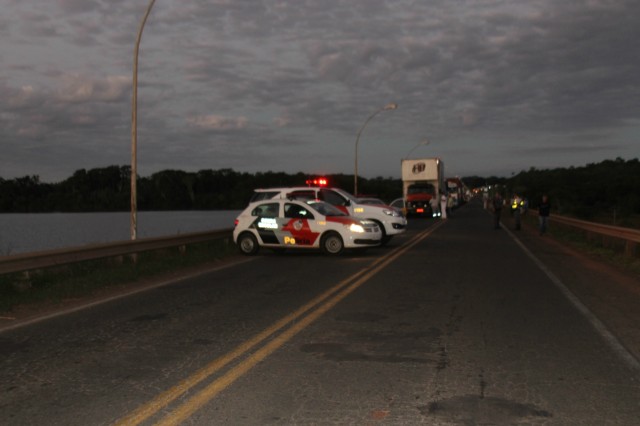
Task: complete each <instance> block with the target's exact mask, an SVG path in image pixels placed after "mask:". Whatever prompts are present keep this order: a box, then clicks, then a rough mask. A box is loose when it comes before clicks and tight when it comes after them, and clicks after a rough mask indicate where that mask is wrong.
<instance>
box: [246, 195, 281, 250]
mask: <svg viewBox="0 0 640 426" xmlns="http://www.w3.org/2000/svg"><path fill="white" fill-rule="evenodd" d="M281 205H282V203H281V202H278V201H274V202H271V203H264V204H260V205H259V206H258V207H256V208H255V209H254V211H253V212H252V213H251V214H252V215H253V216H257V218H256V219H255V221H254V222H253V225H252V226H253V227H254V228H255V230H256V231H257V232H258V237H259V238H260V240H261V241H262V244H264V245H280V244H282V242H281V240H282V232H281V229H282V219H280V216H281V214H280V206H281ZM278 222H280V223H278Z"/></svg>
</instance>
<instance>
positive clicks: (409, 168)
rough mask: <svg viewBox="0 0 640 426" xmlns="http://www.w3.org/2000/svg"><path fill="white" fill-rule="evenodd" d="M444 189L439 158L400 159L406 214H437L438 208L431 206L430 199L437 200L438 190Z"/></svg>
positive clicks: (442, 170)
mask: <svg viewBox="0 0 640 426" xmlns="http://www.w3.org/2000/svg"><path fill="white" fill-rule="evenodd" d="M446 190H447V187H446V186H445V181H444V163H443V162H442V160H441V159H439V158H419V159H412V160H402V197H403V198H404V206H405V209H406V212H407V216H428V217H437V216H439V215H440V210H439V209H432V208H431V199H432V198H435V201H437V200H438V196H439V194H440V191H446Z"/></svg>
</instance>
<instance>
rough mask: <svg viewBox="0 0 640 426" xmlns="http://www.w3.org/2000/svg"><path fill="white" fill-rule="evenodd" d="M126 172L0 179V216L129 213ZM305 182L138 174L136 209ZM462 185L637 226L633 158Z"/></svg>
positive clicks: (639, 195)
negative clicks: (55, 179)
mask: <svg viewBox="0 0 640 426" xmlns="http://www.w3.org/2000/svg"><path fill="white" fill-rule="evenodd" d="M130 172H131V169H130V167H129V166H110V167H105V168H98V169H92V170H88V171H87V170H85V169H81V170H78V171H76V172H75V173H74V174H73V176H71V177H70V178H68V179H66V180H64V181H62V182H59V183H43V182H40V179H39V177H38V176H25V177H21V178H16V179H10V180H5V179H2V178H0V213H34V212H96V211H101V212H104V211H128V210H129V209H130V199H131V196H130V193H131V192H130V191H131V185H130V176H131V173H130ZM309 177H310V176H308V175H306V174H304V173H301V172H299V173H295V174H287V173H283V172H271V171H269V172H258V173H254V174H251V173H240V172H236V171H233V170H231V169H221V170H200V171H198V172H184V171H180V170H163V171H160V172H157V173H154V174H152V175H151V176H149V177H138V181H137V191H138V209H139V210H149V211H162V210H215V209H225V210H228V209H241V208H244V207H245V206H246V204H247V201H248V200H249V198H250V197H251V194H252V192H253V189H254V188H268V187H278V186H300V185H304V184H305V181H306V180H307V179H308V178H309ZM327 178H328V180H329V182H330V185H331V186H336V187H340V188H345V189H347V190H349V189H350V188H352V186H353V175H344V174H336V175H329V176H327ZM462 180H463V182H464V183H465V184H466V185H467V186H468V187H469V188H477V187H481V186H485V185H501V187H503V188H505V191H504V192H505V194H503V195H504V196H505V197H508V196H510V195H513V194H515V193H517V194H519V195H520V196H522V197H525V198H527V199H529V200H530V202H531V207H533V208H535V207H537V204H538V202H539V200H540V199H541V197H542V195H543V194H547V195H549V198H550V200H551V204H552V208H553V211H554V213H558V214H562V215H568V216H574V217H578V218H582V219H585V220H592V221H601V222H606V223H614V224H617V225H621V226H638V225H639V223H638V219H637V218H638V217H640V161H639V160H638V159H633V160H628V161H625V160H623V159H621V158H617V159H615V160H606V161H603V162H601V163H598V164H588V165H586V166H584V167H570V168H559V169H552V170H537V169H535V168H531V169H530V170H528V171H522V172H520V173H518V174H517V175H515V176H512V177H510V178H500V177H495V176H492V177H489V178H484V177H478V176H471V177H465V178H463V179H462ZM358 184H359V187H360V188H361V190H362V193H363V194H367V195H369V196H375V197H378V198H381V199H383V200H386V201H391V200H393V199H395V198H398V197H401V196H402V182H401V180H400V179H397V178H396V179H394V178H382V177H377V178H375V179H365V178H359V180H358Z"/></svg>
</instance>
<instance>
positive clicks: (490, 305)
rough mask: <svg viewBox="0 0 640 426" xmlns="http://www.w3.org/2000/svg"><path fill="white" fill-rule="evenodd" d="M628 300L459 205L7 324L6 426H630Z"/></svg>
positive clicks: (589, 271) (566, 258)
mask: <svg viewBox="0 0 640 426" xmlns="http://www.w3.org/2000/svg"><path fill="white" fill-rule="evenodd" d="M603 288H604V290H603ZM638 293H639V289H638V283H637V280H635V279H634V278H633V277H628V276H625V275H624V274H618V273H616V272H615V271H611V270H609V269H607V268H605V267H604V266H602V265H599V264H595V263H593V262H590V261H588V259H583V258H580V256H579V255H577V254H575V253H573V252H571V251H567V250H565V249H563V248H562V247H561V246H558V245H557V244H555V243H554V242H553V241H551V240H549V239H548V238H547V239H545V237H542V238H540V237H539V236H537V235H536V234H535V233H533V232H529V231H528V230H526V229H525V230H522V231H519V232H517V231H513V230H510V229H509V222H508V221H507V222H505V225H504V227H503V228H502V229H500V230H494V229H493V227H492V219H491V216H490V215H489V214H488V212H486V211H484V210H482V208H481V206H480V205H479V204H477V203H470V204H469V205H467V206H465V207H463V208H461V209H459V210H457V211H455V212H454V215H453V217H451V218H449V219H447V220H442V221H437V222H434V221H432V220H418V219H416V220H411V222H410V229H409V230H408V232H406V233H405V234H403V235H402V236H400V237H396V238H394V239H393V240H392V241H391V243H390V244H389V246H388V247H384V248H376V249H371V250H369V251H367V252H366V253H364V254H362V253H358V254H353V255H345V256H341V257H338V258H329V257H326V256H323V255H321V254H319V253H307V252H304V253H285V254H275V253H270V252H268V251H263V252H261V255H259V256H257V257H255V258H238V262H231V263H230V264H229V265H226V266H225V267H222V268H219V269H216V270H212V271H209V272H207V273H204V274H201V275H198V276H195V277H191V278H189V279H185V280H181V281H176V282H173V283H170V284H166V283H165V284H164V285H161V286H158V287H156V288H153V289H150V290H148V291H145V292H141V293H138V294H136V295H133V296H129V297H126V298H121V299H117V300H113V301H110V302H108V303H102V304H95V305H92V306H91V307H88V308H86V309H81V310H77V311H75V312H71V313H67V314H64V315H59V316H54V317H52V318H48V319H46V320H43V321H38V322H32V323H30V324H26V325H23V326H15V325H14V326H11V327H6V326H5V329H4V330H3V331H0V355H1V358H0V383H2V392H0V424H3V425H112V424H128V425H137V424H142V425H150V424H188V425H218V424H219V425H222V424H224V425H290V424H301V425H332V424H340V425H343V424H349V425H351V424H353V425H377V424H380V425H417V424H424V425H486V424H492V425H503V424H536V425H538V424H539V425H575V424H581V425H603V424H612V425H613V424H615V425H636V424H638V419H640V364H639V363H638V354H639V353H640V352H639V350H638V348H640V345H639V343H638V342H640V337H639V334H638V327H639V326H638V324H640V313H639V312H638V310H639V308H638V306H640V304H639V301H640V295H639V294H638Z"/></svg>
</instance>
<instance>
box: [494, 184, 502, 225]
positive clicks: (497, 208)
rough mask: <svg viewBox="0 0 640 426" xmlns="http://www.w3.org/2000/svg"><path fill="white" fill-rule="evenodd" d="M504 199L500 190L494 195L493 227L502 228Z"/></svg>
mask: <svg viewBox="0 0 640 426" xmlns="http://www.w3.org/2000/svg"><path fill="white" fill-rule="evenodd" d="M503 204H504V200H503V199H502V196H501V195H500V193H499V192H496V193H495V195H494V196H493V202H492V207H493V208H492V210H493V227H494V228H495V229H500V214H501V213H502V205H503Z"/></svg>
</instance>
